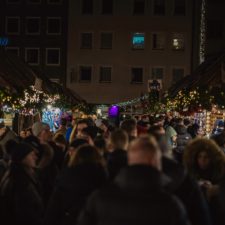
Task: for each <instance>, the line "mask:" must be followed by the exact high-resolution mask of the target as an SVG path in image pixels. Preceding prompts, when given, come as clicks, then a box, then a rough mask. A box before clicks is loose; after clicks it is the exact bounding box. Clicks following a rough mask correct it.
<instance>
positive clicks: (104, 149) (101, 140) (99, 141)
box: [94, 136, 107, 155]
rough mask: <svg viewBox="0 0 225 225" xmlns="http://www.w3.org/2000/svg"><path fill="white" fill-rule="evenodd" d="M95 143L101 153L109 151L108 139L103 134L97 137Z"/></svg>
mask: <svg viewBox="0 0 225 225" xmlns="http://www.w3.org/2000/svg"><path fill="white" fill-rule="evenodd" d="M94 145H95V147H96V148H97V149H98V150H99V152H100V153H101V155H104V153H105V152H107V146H106V140H105V139H104V138H103V137H102V136H99V137H96V138H95V140H94Z"/></svg>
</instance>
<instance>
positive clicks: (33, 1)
mask: <svg viewBox="0 0 225 225" xmlns="http://www.w3.org/2000/svg"><path fill="white" fill-rule="evenodd" d="M27 2H28V3H30V4H40V3H41V0H27Z"/></svg>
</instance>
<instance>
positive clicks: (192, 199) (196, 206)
mask: <svg viewBox="0 0 225 225" xmlns="http://www.w3.org/2000/svg"><path fill="white" fill-rule="evenodd" d="M162 167H163V172H164V173H165V174H166V175H167V176H168V177H169V178H170V179H171V182H170V183H169V185H168V186H167V188H168V190H169V191H170V192H171V193H173V194H175V195H176V196H177V197H178V198H179V199H180V200H181V201H182V203H183V204H184V206H185V208H186V210H187V213H188V217H189V219H190V222H191V224H192V225H211V218H210V216H209V215H210V213H209V209H208V205H207V202H206V200H205V198H204V196H203V194H202V192H201V190H200V188H199V186H198V184H197V182H196V181H194V180H193V179H191V178H190V176H189V175H188V174H187V172H186V171H185V169H184V168H183V166H181V165H180V164H178V163H177V162H176V161H174V160H172V159H169V158H167V157H163V158H162Z"/></svg>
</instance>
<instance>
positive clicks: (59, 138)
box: [54, 134, 67, 145]
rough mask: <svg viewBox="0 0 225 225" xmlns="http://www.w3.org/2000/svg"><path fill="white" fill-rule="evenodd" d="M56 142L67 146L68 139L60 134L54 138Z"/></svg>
mask: <svg viewBox="0 0 225 225" xmlns="http://www.w3.org/2000/svg"><path fill="white" fill-rule="evenodd" d="M54 142H56V143H59V144H63V145H66V144H67V143H66V138H65V137H64V135H63V134H58V135H56V136H55V137H54Z"/></svg>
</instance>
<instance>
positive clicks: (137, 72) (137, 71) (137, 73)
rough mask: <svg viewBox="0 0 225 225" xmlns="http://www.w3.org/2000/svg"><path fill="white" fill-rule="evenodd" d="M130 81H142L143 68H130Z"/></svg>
mask: <svg viewBox="0 0 225 225" xmlns="http://www.w3.org/2000/svg"><path fill="white" fill-rule="evenodd" d="M131 83H143V68H132V69H131Z"/></svg>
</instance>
